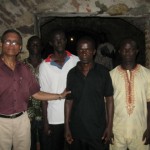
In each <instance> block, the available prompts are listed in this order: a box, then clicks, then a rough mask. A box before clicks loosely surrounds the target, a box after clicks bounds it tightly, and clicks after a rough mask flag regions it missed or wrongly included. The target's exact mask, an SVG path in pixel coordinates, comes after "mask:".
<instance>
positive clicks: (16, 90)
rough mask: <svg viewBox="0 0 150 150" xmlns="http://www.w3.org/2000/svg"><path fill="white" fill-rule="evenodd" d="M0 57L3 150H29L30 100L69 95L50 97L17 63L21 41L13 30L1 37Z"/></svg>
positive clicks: (17, 33)
mask: <svg viewBox="0 0 150 150" xmlns="http://www.w3.org/2000/svg"><path fill="white" fill-rule="evenodd" d="M1 46H2V55H1V57H0V83H1V84H0V135H1V138H0V150H11V148H12V147H13V150H30V121H29V118H28V115H27V113H26V110H27V104H28V100H29V97H30V96H33V97H34V98H35V99H39V100H51V99H61V98H64V97H65V96H66V94H67V93H68V92H65V91H64V92H63V93H61V94H51V93H45V92H42V91H40V86H39V84H38V83H37V81H36V79H35V77H34V75H33V74H32V73H31V71H30V69H29V68H28V67H27V66H26V65H25V64H23V63H21V62H18V61H17V60H16V56H17V55H18V53H19V52H20V51H21V48H22V37H21V35H20V33H19V32H17V31H16V30H13V29H10V30H7V31H5V32H4V33H3V35H2V37H1Z"/></svg>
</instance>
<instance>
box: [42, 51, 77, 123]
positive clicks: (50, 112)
mask: <svg viewBox="0 0 150 150" xmlns="http://www.w3.org/2000/svg"><path fill="white" fill-rule="evenodd" d="M66 52H67V56H66V59H65V63H64V65H63V67H60V66H59V65H58V64H57V63H56V62H54V61H52V59H51V55H50V56H48V58H47V59H45V60H44V61H43V62H42V63H41V65H40V67H39V81H40V85H41V90H42V91H45V92H51V93H62V92H63V90H64V89H65V88H66V77H67V73H68V71H69V70H70V69H71V68H73V67H74V66H75V65H76V63H77V62H78V61H79V58H78V57H77V56H75V55H73V54H71V53H70V52H68V51H66ZM64 101H65V100H64V99H62V100H61V101H60V100H54V101H53V100H51V101H48V108H47V118H48V122H49V124H63V123H64Z"/></svg>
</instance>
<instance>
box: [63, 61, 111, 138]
mask: <svg viewBox="0 0 150 150" xmlns="http://www.w3.org/2000/svg"><path fill="white" fill-rule="evenodd" d="M67 90H71V94H69V95H67V97H66V99H67V100H73V105H72V111H71V116H70V128H71V132H72V135H73V137H74V138H77V139H82V138H89V139H99V140H100V139H101V137H102V134H103V133H104V130H105V128H106V112H105V101H104V97H109V96H112V95H113V87H112V82H111V78H110V75H109V72H108V70H107V69H106V68H105V67H104V66H102V65H100V64H97V63H95V64H94V66H93V68H91V69H90V71H89V72H88V74H87V76H84V75H83V73H82V72H81V71H80V70H79V69H78V65H77V66H76V67H74V68H73V69H71V70H70V71H69V73H68V76H67Z"/></svg>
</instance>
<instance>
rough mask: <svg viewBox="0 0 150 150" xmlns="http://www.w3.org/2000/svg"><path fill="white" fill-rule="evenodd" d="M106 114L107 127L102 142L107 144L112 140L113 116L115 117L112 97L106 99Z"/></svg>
mask: <svg viewBox="0 0 150 150" xmlns="http://www.w3.org/2000/svg"><path fill="white" fill-rule="evenodd" d="M106 113H107V127H106V130H105V132H104V134H103V137H102V140H105V143H107V142H109V141H110V140H111V135H112V126H113V116H114V100H113V97H112V96H109V97H106Z"/></svg>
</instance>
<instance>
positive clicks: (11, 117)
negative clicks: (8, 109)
mask: <svg viewBox="0 0 150 150" xmlns="http://www.w3.org/2000/svg"><path fill="white" fill-rule="evenodd" d="M22 114H23V112H20V113H17V114H12V115H2V114H0V117H1V118H9V119H14V118H17V117H19V116H21V115H22Z"/></svg>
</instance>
